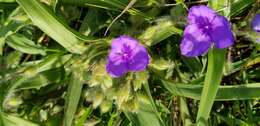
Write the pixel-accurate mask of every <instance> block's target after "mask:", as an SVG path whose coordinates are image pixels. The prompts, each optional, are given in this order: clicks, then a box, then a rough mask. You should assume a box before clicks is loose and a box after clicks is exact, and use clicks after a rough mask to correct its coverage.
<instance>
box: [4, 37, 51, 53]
mask: <svg viewBox="0 0 260 126" xmlns="http://www.w3.org/2000/svg"><path fill="white" fill-rule="evenodd" d="M6 42H7V44H8V45H9V46H11V47H12V48H14V49H16V50H18V51H21V52H23V53H28V54H41V55H45V54H46V52H45V50H44V48H43V47H41V46H40V45H36V44H35V43H34V42H33V41H31V40H30V39H28V38H26V37H25V36H23V35H22V34H13V35H10V36H8V37H7V40H6Z"/></svg>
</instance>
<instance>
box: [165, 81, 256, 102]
mask: <svg viewBox="0 0 260 126" xmlns="http://www.w3.org/2000/svg"><path fill="white" fill-rule="evenodd" d="M163 86H164V87H165V88H166V89H167V90H168V91H169V92H170V93H172V94H173V95H176V96H183V97H187V98H192V99H195V100H200V97H201V92H202V88H203V85H199V84H176V83H172V82H168V81H163ZM258 90H260V83H251V84H241V85H232V86H220V87H219V90H218V92H217V95H216V98H215V101H232V100H249V99H259V98H260V92H259V91H258Z"/></svg>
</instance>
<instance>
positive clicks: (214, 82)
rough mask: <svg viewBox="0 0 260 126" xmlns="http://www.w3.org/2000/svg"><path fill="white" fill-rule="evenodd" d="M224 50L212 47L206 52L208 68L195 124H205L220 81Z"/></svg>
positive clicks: (199, 125)
mask: <svg viewBox="0 0 260 126" xmlns="http://www.w3.org/2000/svg"><path fill="white" fill-rule="evenodd" d="M225 54H226V50H218V49H212V50H210V52H209V54H208V66H207V67H208V68H207V74H206V77H205V81H204V86H203V90H202V96H201V99H200V105H199V111H198V115H197V120H196V121H197V125H198V126H201V125H206V123H207V120H208V118H209V114H210V111H211V108H212V105H213V103H214V99H215V97H216V94H217V91H218V88H219V85H220V83H221V79H222V74H223V68H224V64H225Z"/></svg>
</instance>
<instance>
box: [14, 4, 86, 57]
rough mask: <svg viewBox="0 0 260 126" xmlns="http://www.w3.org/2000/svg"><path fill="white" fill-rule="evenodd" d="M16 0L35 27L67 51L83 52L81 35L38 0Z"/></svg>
mask: <svg viewBox="0 0 260 126" xmlns="http://www.w3.org/2000/svg"><path fill="white" fill-rule="evenodd" d="M17 2H18V3H19V5H21V6H22V8H23V9H24V10H25V12H26V13H27V14H28V16H29V17H30V19H31V20H32V22H33V23H34V24H35V25H36V26H37V27H39V28H40V29H41V30H42V31H43V32H45V33H46V34H47V35H49V36H50V37H51V38H53V39H54V40H56V41H57V42H58V43H59V44H60V45H62V46H63V47H64V48H66V49H67V50H68V51H70V52H72V53H77V54H81V53H82V52H84V50H85V46H84V44H83V42H82V41H81V40H80V39H81V38H82V36H80V35H78V34H76V32H75V31H73V29H71V28H69V27H68V25H66V24H65V23H63V22H62V21H61V20H60V19H59V18H58V17H57V16H56V15H55V14H54V13H53V12H52V11H50V10H49V9H48V8H47V7H45V6H44V5H43V4H42V3H40V2H39V1H38V0H17Z"/></svg>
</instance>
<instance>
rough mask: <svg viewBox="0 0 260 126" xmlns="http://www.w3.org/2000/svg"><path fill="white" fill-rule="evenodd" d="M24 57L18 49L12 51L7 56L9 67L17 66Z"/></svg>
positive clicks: (6, 60) (6, 61)
mask: <svg viewBox="0 0 260 126" xmlns="http://www.w3.org/2000/svg"><path fill="white" fill-rule="evenodd" d="M21 58H22V53H21V52H18V51H14V52H10V53H9V54H8V55H7V57H6V58H5V64H6V67H7V68H15V67H17V66H18V65H19V63H20V60H21Z"/></svg>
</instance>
